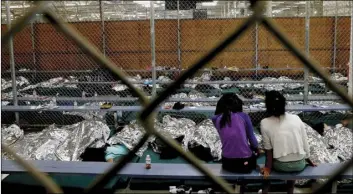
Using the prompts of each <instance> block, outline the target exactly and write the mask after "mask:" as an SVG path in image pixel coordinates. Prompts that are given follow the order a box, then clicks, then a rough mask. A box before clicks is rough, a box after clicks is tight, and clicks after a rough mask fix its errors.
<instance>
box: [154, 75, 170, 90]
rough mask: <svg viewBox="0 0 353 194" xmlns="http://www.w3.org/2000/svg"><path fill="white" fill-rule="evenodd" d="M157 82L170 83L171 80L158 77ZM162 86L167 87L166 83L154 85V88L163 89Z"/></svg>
mask: <svg viewBox="0 0 353 194" xmlns="http://www.w3.org/2000/svg"><path fill="white" fill-rule="evenodd" d="M157 80H158V81H160V82H169V83H171V82H172V80H171V79H170V78H169V77H166V76H159V77H158V79H157ZM163 85H168V83H162V84H156V88H163ZM151 87H152V85H151Z"/></svg>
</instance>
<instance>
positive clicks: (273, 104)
mask: <svg viewBox="0 0 353 194" xmlns="http://www.w3.org/2000/svg"><path fill="white" fill-rule="evenodd" d="M265 96H266V97H265V104H266V112H267V114H268V116H275V117H279V116H281V115H284V113H285V111H286V108H285V107H286V98H285V97H284V96H283V95H282V94H281V93H280V92H278V91H274V90H272V91H269V92H266V93H265Z"/></svg>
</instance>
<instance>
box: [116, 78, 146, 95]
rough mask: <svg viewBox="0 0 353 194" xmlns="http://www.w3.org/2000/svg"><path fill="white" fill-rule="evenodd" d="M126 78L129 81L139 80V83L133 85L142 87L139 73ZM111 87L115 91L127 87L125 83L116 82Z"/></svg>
mask: <svg viewBox="0 0 353 194" xmlns="http://www.w3.org/2000/svg"><path fill="white" fill-rule="evenodd" d="M127 79H128V80H129V81H130V82H141V84H133V85H134V86H135V87H136V88H139V89H142V87H143V85H142V78H141V76H140V75H136V76H135V77H129V78H127ZM112 89H113V90H115V91H117V92H121V91H124V90H126V89H128V87H127V86H126V85H125V84H122V83H117V84H115V85H113V87H112Z"/></svg>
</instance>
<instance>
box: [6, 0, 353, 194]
mask: <svg viewBox="0 0 353 194" xmlns="http://www.w3.org/2000/svg"><path fill="white" fill-rule="evenodd" d="M250 2H251V8H252V10H253V15H251V16H250V17H249V18H247V19H246V20H245V21H244V22H243V23H242V24H241V25H240V26H239V27H238V28H236V29H235V30H234V31H233V33H231V34H230V35H229V36H228V37H227V38H226V39H225V40H223V41H222V42H220V43H219V44H218V45H217V46H215V47H214V49H212V50H211V51H210V52H209V53H208V54H206V55H205V56H204V57H202V58H201V59H200V60H199V61H198V62H196V63H195V64H194V65H192V66H191V67H190V68H189V69H188V70H186V71H185V72H184V73H183V74H181V75H180V77H179V78H178V79H177V80H175V81H174V82H172V83H171V84H169V86H168V88H166V89H165V90H164V91H162V92H161V93H160V95H158V96H155V97H154V98H153V99H151V100H149V99H148V98H146V95H144V93H143V92H142V91H140V90H139V89H138V88H136V87H134V85H133V84H132V83H131V82H129V80H128V79H127V76H126V75H125V73H123V72H122V71H121V70H120V69H118V68H117V66H116V65H114V63H113V62H112V61H111V60H110V59H108V58H105V57H104V54H103V53H101V52H100V51H99V49H98V48H96V47H95V46H93V45H92V44H90V43H89V42H88V40H87V39H86V38H85V37H83V36H82V35H80V33H78V31H76V30H75V29H74V28H72V27H71V26H70V25H69V24H67V23H65V22H63V21H62V20H61V19H59V18H58V17H57V16H56V15H55V14H54V13H53V12H52V11H51V10H47V9H45V4H46V2H45V1H42V2H38V3H37V5H36V6H35V7H34V8H33V9H31V10H30V11H29V12H28V13H27V14H26V15H25V16H24V17H22V18H20V19H19V20H18V21H17V22H16V23H15V24H14V26H12V27H11V28H9V29H8V31H7V32H6V33H5V34H3V35H2V37H1V40H2V44H3V45H4V44H6V43H7V42H9V41H10V39H11V38H12V37H13V36H15V35H16V33H18V32H20V31H21V30H22V29H23V28H24V27H25V26H26V25H27V24H28V23H29V22H30V21H31V20H32V19H33V17H34V16H36V15H37V14H43V16H44V17H45V18H46V19H47V20H48V22H50V23H51V24H52V25H53V26H54V27H55V28H56V30H57V31H59V32H61V33H63V34H64V35H65V36H66V37H67V38H69V39H71V40H72V41H73V42H74V43H75V44H77V45H78V46H79V47H80V48H82V49H83V50H84V51H85V53H87V54H88V55H89V56H91V58H92V59H93V60H94V61H95V62H96V63H98V64H100V65H102V66H105V67H107V68H109V69H110V70H111V71H112V72H114V73H115V74H116V76H117V77H118V78H119V79H120V80H121V82H122V83H123V84H126V85H127V86H128V87H129V88H130V89H131V91H132V93H133V94H134V95H135V96H137V97H138V99H139V101H140V103H141V105H142V106H143V107H144V109H143V111H142V112H141V114H140V115H139V117H138V120H139V121H140V123H141V124H142V126H143V127H144V129H145V131H146V133H145V135H144V136H143V138H142V139H141V140H140V141H139V143H138V144H137V145H136V146H135V147H134V148H133V149H132V150H131V151H130V152H129V154H128V155H126V156H124V157H122V158H121V159H120V160H119V161H118V162H117V163H115V164H114V165H113V167H112V168H111V169H109V170H107V171H106V172H105V173H104V174H102V175H101V176H99V177H98V178H97V179H96V180H95V181H94V182H93V183H92V184H91V185H90V186H89V187H88V188H87V189H86V192H87V193H95V192H97V191H98V190H99V189H101V188H103V186H104V185H105V184H106V183H108V181H109V180H110V179H111V178H112V177H113V176H115V175H116V173H117V172H118V171H119V170H120V169H122V168H123V167H124V166H125V164H127V163H128V162H129V161H130V160H131V159H132V158H133V156H134V154H135V152H136V151H137V150H138V149H139V148H140V147H141V146H142V145H143V144H144V143H145V142H146V141H147V139H148V137H150V136H152V135H154V136H156V137H158V138H160V139H161V140H162V141H163V142H164V143H166V144H167V145H168V146H170V147H172V148H174V149H175V150H176V151H177V152H179V153H180V155H181V156H182V157H183V158H184V159H185V160H186V161H188V162H190V163H191V164H192V165H193V166H194V167H195V168H196V169H198V170H199V171H200V172H202V173H203V174H205V175H206V176H207V177H208V178H209V179H210V180H211V181H213V182H214V183H215V184H217V185H219V186H220V187H221V188H222V189H223V190H224V191H226V192H227V193H234V191H233V190H232V188H230V187H229V186H228V184H227V183H226V181H225V180H223V179H221V178H219V177H216V176H214V175H213V174H212V173H211V172H210V171H209V170H208V169H207V168H205V167H204V166H203V165H202V164H201V163H200V162H199V160H198V159H197V158H196V157H195V156H194V155H193V154H191V153H187V152H185V151H183V149H182V148H181V147H180V146H179V145H178V144H177V142H176V141H174V140H172V139H170V138H167V137H165V136H163V135H162V134H160V133H159V132H157V131H156V130H155V129H154V126H153V123H154V122H153V120H154V117H155V115H154V110H155V109H156V108H157V106H158V105H159V104H160V103H162V102H163V101H165V99H166V98H168V96H170V95H171V94H172V92H174V91H175V90H176V88H177V86H179V85H180V84H183V83H184V82H185V81H186V79H187V78H189V77H191V76H193V75H195V74H196V72H197V70H199V69H200V68H202V67H204V66H205V65H206V64H207V63H208V62H210V61H211V60H212V59H214V58H215V57H216V56H217V55H218V54H220V53H221V52H222V51H224V50H225V49H226V48H227V47H228V46H229V45H230V44H234V43H235V44H236V40H238V39H239V38H240V37H241V36H242V35H243V34H244V32H245V31H246V30H248V29H249V28H250V27H253V26H255V25H256V24H257V25H259V26H260V25H263V26H264V27H265V28H266V29H267V30H268V31H269V32H270V33H272V34H273V35H274V36H275V37H276V38H277V39H278V40H279V41H280V42H281V43H282V44H283V45H284V46H285V47H286V48H287V49H288V50H290V51H291V52H292V53H293V54H294V56H296V57H297V58H298V59H299V60H300V61H301V62H302V63H303V64H305V66H306V67H307V68H308V69H309V70H311V71H312V72H313V73H315V74H317V75H318V76H320V77H321V78H322V79H323V81H324V82H325V84H327V86H328V87H330V88H331V89H332V91H334V92H336V93H337V94H338V95H339V96H340V97H341V98H342V99H343V100H344V101H345V102H346V103H347V104H349V105H350V106H351V107H353V99H352V98H351V97H349V96H348V95H347V93H346V92H345V91H344V90H343V89H342V88H340V87H339V86H337V85H336V84H334V83H333V82H331V81H330V78H329V76H328V75H327V74H326V73H325V72H324V71H323V69H322V68H320V67H319V66H318V65H317V63H316V62H315V61H313V60H312V59H310V58H309V57H308V56H307V53H304V52H303V51H301V50H300V49H299V48H298V47H297V46H295V44H294V43H293V42H292V41H290V40H289V39H288V37H287V36H286V35H285V34H284V33H283V32H282V31H281V30H280V29H279V28H278V26H277V25H276V24H275V23H274V22H273V21H272V20H271V19H269V18H266V17H265V16H264V14H263V13H264V10H265V2H264V1H256V0H252V1H250ZM14 96H15V95H14ZM2 147H3V149H4V150H5V151H6V152H8V153H9V154H12V155H14V158H15V159H16V161H17V162H18V163H19V164H20V165H22V166H23V168H25V169H26V170H27V171H28V172H29V173H31V174H32V175H33V176H34V178H36V179H37V180H38V181H40V182H41V184H43V186H44V187H45V188H46V189H47V191H48V192H49V193H62V190H61V189H60V188H59V186H57V185H56V184H55V183H54V182H53V181H52V180H51V179H49V178H48V177H47V176H46V175H44V174H43V173H41V172H39V171H37V170H36V169H35V168H34V167H32V166H31V165H30V164H29V163H27V162H26V161H24V160H23V159H21V158H20V157H18V156H16V153H14V152H12V151H11V149H10V148H9V147H7V146H5V145H2ZM351 163H352V159H351V161H350V162H347V164H346V165H345V166H344V167H343V168H341V169H339V170H338V171H337V172H335V173H334V174H332V176H331V177H330V178H329V180H328V181H327V182H326V184H324V185H322V186H321V187H319V188H318V189H317V190H315V192H314V193H322V191H323V189H325V185H327V184H330V183H332V181H333V180H335V178H336V177H337V176H338V175H339V174H341V173H342V172H344V171H345V170H346V169H347V167H349V165H351Z"/></svg>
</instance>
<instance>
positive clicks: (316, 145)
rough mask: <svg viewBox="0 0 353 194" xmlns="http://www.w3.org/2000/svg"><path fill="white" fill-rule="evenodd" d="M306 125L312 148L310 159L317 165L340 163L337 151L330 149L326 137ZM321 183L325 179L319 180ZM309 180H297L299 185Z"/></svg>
mask: <svg viewBox="0 0 353 194" xmlns="http://www.w3.org/2000/svg"><path fill="white" fill-rule="evenodd" d="M304 124H305V131H306V133H307V136H308V144H309V147H310V159H311V160H312V161H313V162H314V163H316V164H323V163H339V162H340V160H339V159H338V155H337V152H336V151H335V150H331V149H328V144H327V143H326V141H325V139H324V137H322V136H321V135H320V134H319V133H318V132H317V131H315V130H314V129H313V128H311V127H310V126H309V125H308V124H306V123H304ZM317 181H318V182H319V183H323V182H324V181H325V179H320V180H317ZM308 182H309V180H304V179H303V180H297V181H296V184H297V185H305V184H307V183H308Z"/></svg>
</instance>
